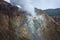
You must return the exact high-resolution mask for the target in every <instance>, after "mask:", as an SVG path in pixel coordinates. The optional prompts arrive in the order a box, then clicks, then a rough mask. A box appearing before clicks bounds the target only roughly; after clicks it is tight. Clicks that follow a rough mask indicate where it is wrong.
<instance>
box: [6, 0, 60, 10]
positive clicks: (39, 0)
mask: <svg viewBox="0 0 60 40" xmlns="http://www.w3.org/2000/svg"><path fill="white" fill-rule="evenodd" d="M6 1H8V2H10V1H9V0H6ZM32 4H33V5H34V6H35V7H37V8H39V9H43V10H45V9H55V8H60V0H32Z"/></svg>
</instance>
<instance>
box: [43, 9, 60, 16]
mask: <svg viewBox="0 0 60 40" xmlns="http://www.w3.org/2000/svg"><path fill="white" fill-rule="evenodd" d="M44 11H45V12H46V13H47V14H48V15H50V16H60V8H57V9H47V10H44Z"/></svg>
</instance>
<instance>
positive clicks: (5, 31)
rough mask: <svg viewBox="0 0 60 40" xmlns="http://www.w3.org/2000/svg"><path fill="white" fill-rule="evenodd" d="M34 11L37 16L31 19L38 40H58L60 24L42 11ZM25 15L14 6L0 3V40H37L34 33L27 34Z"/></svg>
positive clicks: (59, 39) (59, 38) (3, 2)
mask: <svg viewBox="0 0 60 40" xmlns="http://www.w3.org/2000/svg"><path fill="white" fill-rule="evenodd" d="M35 11H36V13H37V15H39V17H37V18H38V19H36V18H33V20H34V22H35V23H34V25H35V28H36V29H37V30H36V31H35V32H36V33H37V35H38V36H37V37H39V38H40V39H39V38H38V40H60V24H58V23H56V22H55V20H54V19H53V18H52V17H50V16H48V15H46V14H45V12H43V11H42V10H39V9H36V10H35ZM26 15H27V14H26V12H24V11H22V10H20V11H19V10H18V8H17V7H16V6H12V5H11V4H9V3H7V2H5V1H0V40H34V39H35V40H37V39H36V38H37V37H36V35H35V34H36V33H35V34H33V36H32V35H31V33H29V32H28V28H27V24H26V20H27V19H26ZM41 17H42V18H41ZM35 19H36V20H35ZM31 26H32V25H31ZM33 38H34V39H33Z"/></svg>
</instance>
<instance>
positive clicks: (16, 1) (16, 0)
mask: <svg viewBox="0 0 60 40" xmlns="http://www.w3.org/2000/svg"><path fill="white" fill-rule="evenodd" d="M10 2H11V4H12V5H15V6H17V5H19V6H21V8H22V9H23V10H24V11H26V12H27V13H28V14H30V15H32V16H36V13H35V11H34V10H35V8H34V6H33V5H32V4H31V0H25V1H24V0H10Z"/></svg>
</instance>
